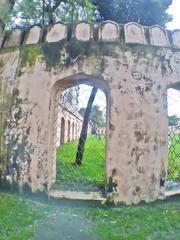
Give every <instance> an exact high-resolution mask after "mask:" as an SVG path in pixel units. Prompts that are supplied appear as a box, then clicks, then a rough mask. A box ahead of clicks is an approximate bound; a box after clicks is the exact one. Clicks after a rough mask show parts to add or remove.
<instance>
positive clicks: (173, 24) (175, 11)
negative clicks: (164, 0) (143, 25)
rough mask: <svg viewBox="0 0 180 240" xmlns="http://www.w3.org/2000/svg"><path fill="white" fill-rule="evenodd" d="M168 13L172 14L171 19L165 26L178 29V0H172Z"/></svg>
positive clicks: (179, 0) (179, 14)
mask: <svg viewBox="0 0 180 240" xmlns="http://www.w3.org/2000/svg"><path fill="white" fill-rule="evenodd" d="M168 13H170V14H172V15H173V21H172V22H171V23H169V24H168V25H167V28H168V29H180V0H173V3H172V5H171V6H170V8H169V10H168Z"/></svg>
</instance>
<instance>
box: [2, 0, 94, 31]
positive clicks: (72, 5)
mask: <svg viewBox="0 0 180 240" xmlns="http://www.w3.org/2000/svg"><path fill="white" fill-rule="evenodd" d="M0 9H2V12H3V10H4V9H5V6H4V5H2V4H0ZM93 12H94V6H93V5H92V4H91V1H90V0H16V2H15V4H14V7H13V9H12V11H10V9H9V11H8V14H7V13H6V14H4V15H3V16H2V17H1V18H3V19H2V20H3V21H4V22H5V23H6V25H7V26H8V27H9V28H12V27H15V25H19V26H21V27H29V26H31V25H34V24H41V25H48V24H52V23H54V22H57V21H63V22H65V23H66V22H71V23H74V22H78V21H80V20H87V21H91V20H92V18H93Z"/></svg>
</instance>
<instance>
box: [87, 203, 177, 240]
mask: <svg viewBox="0 0 180 240" xmlns="http://www.w3.org/2000/svg"><path fill="white" fill-rule="evenodd" d="M85 212H86V215H87V216H88V218H90V219H91V220H93V222H94V223H95V227H94V228H93V232H95V233H97V235H99V236H100V237H99V239H100V240H157V239H159V240H176V239H177V240H178V239H180V204H179V201H178V200H176V201H170V200H169V201H168V202H157V203H154V204H150V205H142V206H132V207H121V208H107V209H92V208H91V209H86V210H85Z"/></svg>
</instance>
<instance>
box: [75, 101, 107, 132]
mask: <svg viewBox="0 0 180 240" xmlns="http://www.w3.org/2000/svg"><path fill="white" fill-rule="evenodd" d="M85 111H86V108H81V109H80V110H79V113H80V114H81V116H82V117H84V114H85ZM89 122H90V124H91V126H92V128H93V129H96V128H101V127H105V122H106V119H105V116H104V115H103V111H102V110H100V106H98V105H93V106H92V110H91V114H90V117H89Z"/></svg>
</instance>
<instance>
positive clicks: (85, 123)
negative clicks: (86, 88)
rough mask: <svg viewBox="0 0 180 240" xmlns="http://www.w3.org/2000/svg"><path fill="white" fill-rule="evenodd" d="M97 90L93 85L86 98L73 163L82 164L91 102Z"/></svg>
mask: <svg viewBox="0 0 180 240" xmlns="http://www.w3.org/2000/svg"><path fill="white" fill-rule="evenodd" d="M97 91H98V89H97V88H96V87H93V89H92V92H91V95H90V97H89V100H88V104H87V108H86V111H85V113H84V120H83V125H82V130H81V134H80V138H79V144H78V147H77V153H76V160H75V163H76V165H78V166H80V165H81V164H82V160H83V155H84V148H85V143H86V138H87V130H88V122H89V117H90V114H91V109H92V106H93V102H94V99H95V96H96V93H97Z"/></svg>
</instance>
